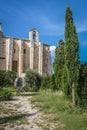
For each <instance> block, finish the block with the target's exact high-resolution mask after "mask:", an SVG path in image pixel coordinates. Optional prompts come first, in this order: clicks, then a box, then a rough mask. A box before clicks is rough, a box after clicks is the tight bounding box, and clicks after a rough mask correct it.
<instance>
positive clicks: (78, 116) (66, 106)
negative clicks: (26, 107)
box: [32, 90, 87, 130]
mask: <svg viewBox="0 0 87 130" xmlns="http://www.w3.org/2000/svg"><path fill="white" fill-rule="evenodd" d="M32 103H33V104H35V106H37V107H38V108H39V109H40V110H41V111H43V112H44V113H45V114H46V115H48V117H49V115H50V116H51V118H49V121H50V122H54V123H55V122H56V123H57V128H56V130H87V109H82V108H80V107H74V106H73V105H72V102H71V100H70V99H69V98H68V97H66V96H65V95H64V93H63V92H62V91H58V92H57V91H56V92H53V91H51V90H40V92H39V94H38V95H35V96H34V97H33V98H32Z"/></svg>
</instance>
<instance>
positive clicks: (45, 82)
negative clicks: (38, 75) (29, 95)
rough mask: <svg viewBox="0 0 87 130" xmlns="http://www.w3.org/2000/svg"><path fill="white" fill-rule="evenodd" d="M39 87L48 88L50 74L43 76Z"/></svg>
mask: <svg viewBox="0 0 87 130" xmlns="http://www.w3.org/2000/svg"><path fill="white" fill-rule="evenodd" d="M41 88H42V89H48V88H50V76H43V79H42V83H41Z"/></svg>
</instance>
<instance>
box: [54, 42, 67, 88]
mask: <svg viewBox="0 0 87 130" xmlns="http://www.w3.org/2000/svg"><path fill="white" fill-rule="evenodd" d="M64 64H65V54H64V42H63V41H62V40H60V41H59V46H58V47H57V48H56V51H55V59H54V76H55V83H56V88H57V89H60V88H61V77H62V71H63V68H64Z"/></svg>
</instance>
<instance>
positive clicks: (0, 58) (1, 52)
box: [0, 23, 6, 70]
mask: <svg viewBox="0 0 87 130" xmlns="http://www.w3.org/2000/svg"><path fill="white" fill-rule="evenodd" d="M0 69H1V70H6V44H5V39H4V38H3V32H2V23H0Z"/></svg>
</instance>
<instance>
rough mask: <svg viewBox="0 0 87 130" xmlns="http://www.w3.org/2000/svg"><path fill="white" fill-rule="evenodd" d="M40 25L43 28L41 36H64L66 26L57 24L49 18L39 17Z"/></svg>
mask: <svg viewBox="0 0 87 130" xmlns="http://www.w3.org/2000/svg"><path fill="white" fill-rule="evenodd" d="M38 17H39V18H38V19H39V24H40V26H41V27H42V32H41V35H51V36H59V35H63V34H64V24H63V23H55V22H54V21H52V20H51V19H50V18H48V17H46V16H45V17H44V16H38Z"/></svg>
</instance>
